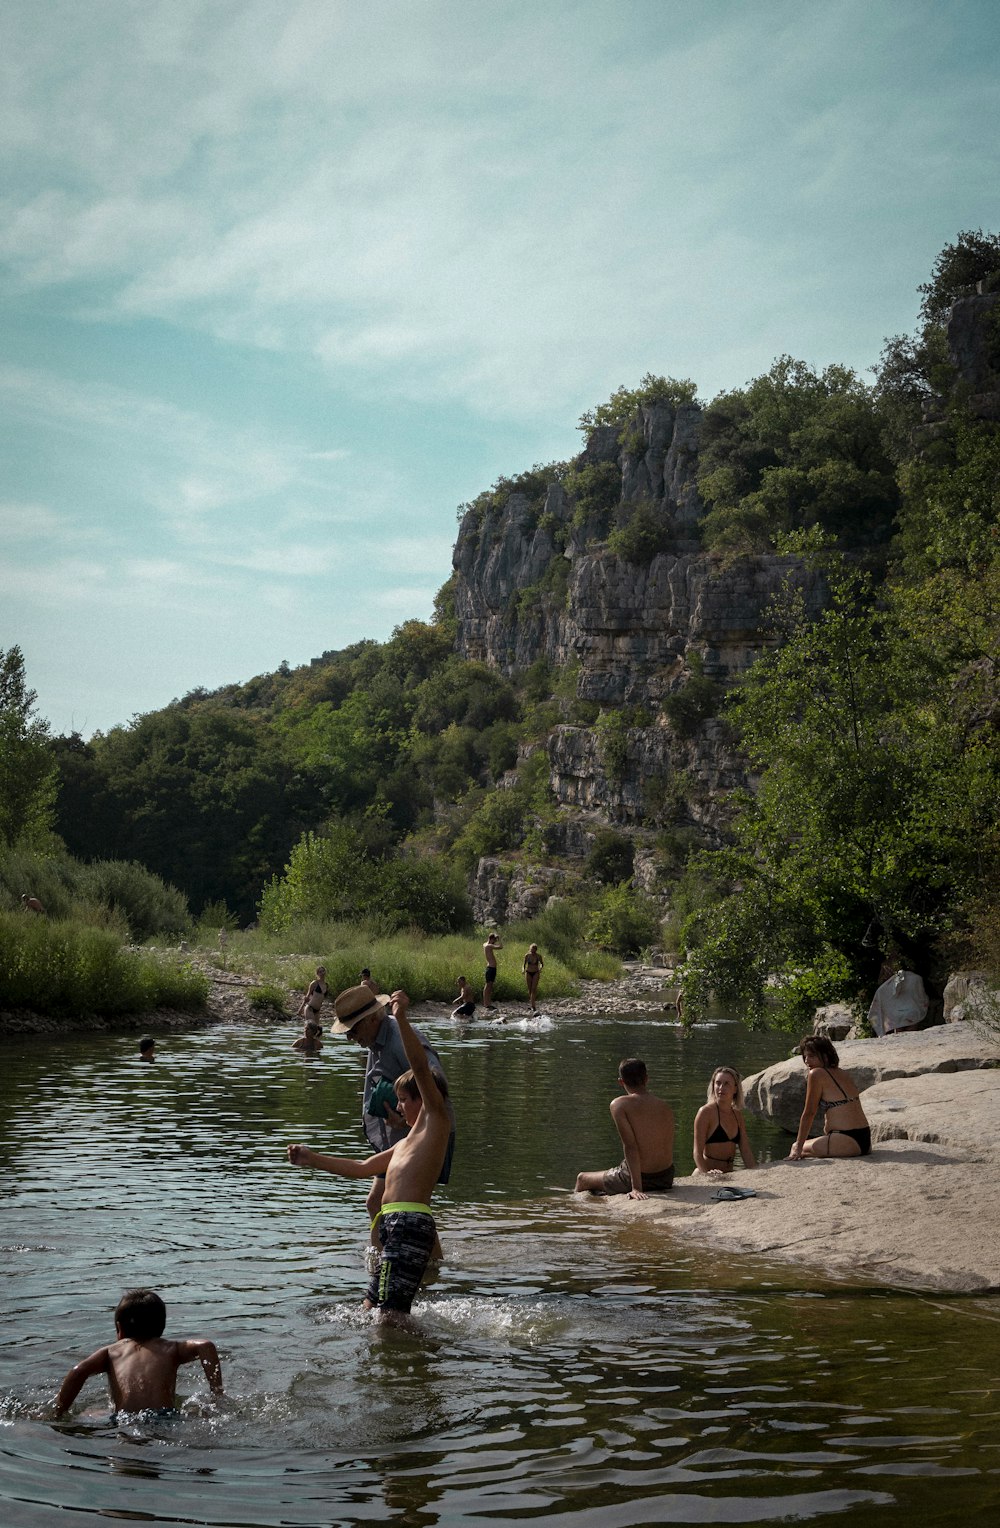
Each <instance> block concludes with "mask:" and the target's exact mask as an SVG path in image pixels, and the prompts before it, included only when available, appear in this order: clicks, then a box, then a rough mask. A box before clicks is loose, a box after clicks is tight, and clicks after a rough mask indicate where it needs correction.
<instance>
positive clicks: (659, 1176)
mask: <svg viewBox="0 0 1000 1528" xmlns="http://www.w3.org/2000/svg"><path fill="white" fill-rule="evenodd" d="M618 1081H619V1083H620V1084H621V1086H622V1087H623V1088H624V1090H625V1097H624V1098H613V1099H612V1100H611V1118H612V1119H613V1120H614V1122H615V1129H616V1130H617V1131H618V1134H619V1136H620V1137H621V1143H622V1146H623V1147H624V1149H625V1160H624V1162H622V1164H621V1166H620V1167H613V1168H611V1169H610V1170H609V1171H608V1172H597V1173H580V1174H578V1176H577V1180H576V1192H577V1193H578V1194H628V1196H629V1198H630V1199H645V1197H646V1195H647V1193H655V1192H659V1191H663V1190H665V1189H668V1188H672V1187H673V1182H674V1111H673V1109H671V1107H670V1105H669V1104H668V1103H664V1101H663V1099H662V1098H657V1096H656V1094H655V1093H650V1091H649V1075H648V1073H647V1071H646V1063H645V1062H644V1061H637V1060H635V1059H632V1060H630V1061H623V1062H622V1063H621V1065H620V1066H619V1068H618Z"/></svg>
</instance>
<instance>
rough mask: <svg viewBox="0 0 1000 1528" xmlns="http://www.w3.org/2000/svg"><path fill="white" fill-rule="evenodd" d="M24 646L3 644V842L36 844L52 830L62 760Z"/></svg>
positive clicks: (0, 734) (0, 676)
mask: <svg viewBox="0 0 1000 1528" xmlns="http://www.w3.org/2000/svg"><path fill="white" fill-rule="evenodd" d="M37 699H38V696H37V695H36V693H35V691H34V690H29V689H28V687H27V684H26V682H25V674H24V657H23V655H22V653H21V649H20V648H19V647H11V648H10V649H8V650H7V651H6V652H5V651H4V650H3V649H0V844H3V845H6V846H7V847H8V848H10V847H13V846H14V845H15V844H18V845H21V846H23V847H25V848H29V847H35V846H37V845H39V844H41V843H43V842H44V841H45V839H46V838H47V837H48V835H49V834H50V832H51V829H52V824H53V817H54V806H55V797H56V765H55V761H54V759H53V757H52V753H51V751H50V748H49V728H48V723H47V722H45V721H43V720H42V719H41V718H39V717H37V716H36V715H35V714H34V712H35V702H36V700H37Z"/></svg>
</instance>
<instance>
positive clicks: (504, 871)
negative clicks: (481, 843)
mask: <svg viewBox="0 0 1000 1528" xmlns="http://www.w3.org/2000/svg"><path fill="white" fill-rule="evenodd" d="M564 879H565V877H564V876H563V874H562V873H561V872H560V871H558V870H552V869H549V868H548V867H546V866H544V865H523V864H519V863H516V862H515V863H511V864H507V863H506V862H505V861H503V860H500V859H494V858H490V857H484V858H483V859H481V860H480V861H479V865H478V868H477V870H476V876H475V880H474V882H473V886H472V915H473V917H474V918H475V920H476V922H477V923H480V924H482V925H483V926H484V927H486V928H496V927H499V926H500V925H501V924H503V923H515V922H520V921H527V920H529V919H531V918H535V917H537V915H538V914H539V913H540V912H541V910H542V908H543V907H544V906H545V904H546V902H547V901H548V900H549V897H551V896H554V895H556V894H557V893H558V891H559V890H560V888H561V887H562V885H563V883H564Z"/></svg>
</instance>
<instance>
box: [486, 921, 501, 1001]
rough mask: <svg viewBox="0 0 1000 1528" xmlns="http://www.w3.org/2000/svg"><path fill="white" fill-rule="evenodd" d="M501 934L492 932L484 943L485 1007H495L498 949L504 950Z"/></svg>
mask: <svg viewBox="0 0 1000 1528" xmlns="http://www.w3.org/2000/svg"><path fill="white" fill-rule="evenodd" d="M502 949H503V945H502V944H501V943H500V935H499V934H497V933H492V934H490V936H489V938H488V939H487V941H486V943H485V944H484V945H483V958H484V959H485V961H486V970H485V971H484V972H483V1007H484V1008H492V1007H493V983H494V982H495V981H496V979H497V954H496V952H497V950H502Z"/></svg>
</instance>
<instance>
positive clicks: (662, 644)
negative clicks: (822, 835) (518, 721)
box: [454, 405, 823, 919]
mask: <svg viewBox="0 0 1000 1528" xmlns="http://www.w3.org/2000/svg"><path fill="white" fill-rule="evenodd" d="M699 413H700V411H699V410H698V408H697V407H695V406H689V407H684V408H680V409H678V410H676V411H674V410H672V409H670V408H669V407H667V406H665V405H656V406H653V407H650V408H646V409H643V410H642V411H641V412H640V414H639V415H638V416H637V418H636V420H635V421H634V423H633V424H632V425H631V426H630V427H629V428H627V429H624V430H622V429H611V428H608V427H605V428H602V429H598V430H596V431H594V433H593V434H592V436H591V438H590V441H589V444H588V446H587V449H586V451H584V452H583V453H582V455H581V456H580V457H579V458H578V459H577V461H576V462H575V463H574V464H573V465H572V468H571V471H570V473H569V474H568V475H567V478H566V479H565V481H564V483H552V484H550V485H549V488H548V491H547V494H546V496H545V499H544V503H541V504H539V503H536V504H534V505H533V504H532V503H530V502H529V500H528V499H527V498H526V497H525V495H524V494H521V493H514V494H512V495H511V496H510V497H509V498H508V499H507V500H506V502H502V503H497V504H495V505H493V506H492V507H491V508H489V509H488V510H487V512H486V513H485V514H483V515H481V516H480V514H478V513H477V512H476V511H475V510H470V511H469V513H468V514H467V515H466V516H465V519H464V520H463V522H462V525H461V528H460V531H459V536H458V541H457V544H456V547H455V554H454V569H455V574H456V586H455V604H456V613H457V617H458V650H459V652H460V653H461V654H462V655H463V656H464V657H466V658H470V659H478V660H480V661H482V662H484V663H487V664H489V665H490V666H492V667H496V668H498V669H500V670H501V671H503V672H504V673H508V674H510V673H512V672H514V671H516V670H523V669H526V668H528V667H529V666H530V665H531V664H532V663H534V662H535V661H536V660H537V659H539V658H544V659H546V660H547V661H548V662H549V663H550V664H551V665H552V667H553V669H554V670H557V671H560V670H565V669H566V667H567V665H573V666H574V668H575V670H576V676H577V677H576V695H577V697H578V700H579V701H580V702H583V703H590V704H591V706H592V707H593V711H594V714H595V717H596V715H597V713H598V712H601V713H603V714H604V716H605V717H607V716H608V715H613V714H614V713H615V712H617V713H619V721H620V723H621V725H620V726H619V727H618V729H617V731H616V735H615V740H614V741H615V748H614V752H613V757H612V756H611V754H612V750H611V749H610V747H609V742H608V736H607V733H606V732H602V728H601V726H600V724H598V725H597V726H594V725H590V724H588V725H576V726H573V725H565V726H560V727H558V728H556V729H555V731H554V732H553V734H552V736H551V737H550V739H549V743H548V755H549V765H550V783H551V786H552V790H553V792H554V794H555V797H556V799H557V801H558V802H559V803H560V805H561V807H563V808H564V809H565V811H566V814H567V817H568V819H569V820H570V821H575V822H576V831H575V833H574V832H572V831H569V842H568V843H567V852H568V853H569V854H570V855H571V856H572V855H573V854H574V851H575V853H577V854H582V853H583V852H585V850H586V847H587V845H588V843H589V841H590V840H591V838H592V833H593V831H594V830H595V829H596V828H598V827H600V826H601V825H602V824H615V825H616V826H618V827H620V828H623V829H625V830H627V831H636V830H638V831H639V832H640V833H641V831H642V830H643V829H655V828H656V827H657V826H659V825H662V824H663V823H664V822H666V821H671V820H672V821H675V822H676V821H678V820H681V821H687V822H688V823H689V824H690V825H691V826H692V827H695V828H697V829H699V830H700V831H701V832H702V833H703V834H704V836H705V837H706V838H708V839H712V838H715V837H716V836H717V834H718V831H719V829H720V827H721V824H722V821H723V817H724V804H723V803H724V797H725V795H726V794H727V793H728V792H729V791H731V790H733V789H734V788H735V787H737V786H739V785H742V784H745V783H746V777H745V774H744V771H743V768H742V765H741V763H740V761H739V758H738V756H737V755H736V752H735V750H734V747H733V742H732V738H731V736H730V734H729V731H728V729H727V727H726V726H725V724H724V722H722V721H721V720H720V719H719V718H718V717H717V716H705V717H704V718H701V719H698V720H696V722H695V723H694V724H693V725H686V726H684V727H683V728H679V727H678V726H677V725H676V724H675V723H674V722H672V721H671V720H670V717H669V715H668V709H669V699H670V697H671V696H676V695H678V694H679V693H680V692H682V691H683V690H684V688H685V686H686V685H687V684H688V682H689V681H691V679H692V677H693V676H694V675H698V676H699V678H701V679H702V681H704V680H706V679H707V680H708V681H715V683H716V685H717V688H718V692H719V695H720V696H721V694H722V692H723V691H724V690H725V688H726V687H728V686H729V685H730V684H731V683H732V682H733V681H734V680H735V679H736V678H738V677H739V676H740V675H741V674H742V673H744V672H745V670H746V669H747V668H748V667H749V666H750V664H751V663H752V662H753V660H754V658H755V656H756V655H757V653H759V651H760V650H761V646H762V643H763V642H764V641H765V640H766V637H765V635H764V633H765V630H766V621H765V612H766V610H767V607H768V605H769V604H770V602H771V600H772V599H773V598H774V596H775V595H776V594H777V592H778V590H779V589H780V587H781V585H782V583H783V582H784V581H785V580H786V579H787V578H789V577H790V578H793V579H797V580H798V581H799V582H800V583H801V584H802V586H803V587H804V588H805V591H806V596H807V599H808V600H809V602H810V603H812V604H814V605H816V606H817V607H818V605H819V604H820V603H821V602H822V599H823V589H822V588H821V587H820V585H819V583H818V582H817V581H816V579H815V578H814V577H813V575H810V574H808V573H806V572H805V570H804V569H803V568H802V566H801V564H799V563H798V562H797V561H796V560H795V559H792V558H781V557H752V558H741V559H736V560H733V561H731V562H728V563H726V562H723V561H721V560H720V559H719V558H717V557H712V556H709V555H707V554H705V553H702V552H701V551H700V550H699V549H698V539H697V529H698V520H699V519H700V516H701V514H702V505H701V501H700V499H699V497H698V491H697V486H696V481H695V473H696V469H697V441H698V424H699ZM608 465H613V467H614V470H615V472H616V473H617V480H616V487H617V496H616V498H615V500H614V502H610V503H605V504H603V505H597V506H594V505H593V504H592V503H589V502H588V501H587V497H586V494H585V493H584V494H583V495H581V496H580V497H577V496H574V494H573V492H572V491H571V487H570V485H572V484H573V482H574V480H575V479H576V480H577V481H580V480H581V479H580V473H581V470H582V469H587V468H594V467H598V468H604V469H605V481H607V478H608V476H609V474H608V473H607V470H606V469H607V467H608ZM583 480H584V481H585V474H584V479H583ZM581 498H582V502H581ZM639 506H642V507H643V509H644V511H645V513H646V514H647V515H648V516H649V517H650V518H651V520H652V522H653V523H654V524H658V525H659V527H660V529H661V531H662V536H663V539H664V541H665V542H666V543H667V545H668V546H669V548H670V549H669V550H666V551H664V552H661V553H660V554H659V555H657V556H655V557H653V558H652V560H651V561H649V562H648V563H647V564H645V565H643V564H639V563H636V562H632V561H629V560H627V559H626V558H625V557H624V556H621V555H616V554H615V553H614V552H613V551H611V550H609V548H608V545H607V537H608V536H609V534H610V533H611V532H613V531H614V530H615V528H616V527H621V526H623V525H625V524H627V522H628V519H629V517H630V515H632V514H634V513H635V512H636V509H637V507H639ZM665 704H666V706H667V709H665ZM581 825H583V831H581ZM588 828H589V830H590V831H589V832H588V831H587V829H588ZM570 844H572V847H571V846H570ZM498 878H499V879H498ZM502 879H503V870H502V866H499V865H498V864H497V863H496V862H491V864H490V866H489V872H488V876H486V875H485V873H484V876H481V878H480V884H479V886H478V887H477V889H476V903H477V911H478V912H479V914H480V916H483V917H484V918H487V919H488V918H490V917H492V918H497V919H500V918H502V917H503V916H504V915H505V913H506V911H507V910H506V908H505V907H504V903H503V894H502V891H501V889H500V882H502ZM514 900H515V901H517V902H520V900H521V894H520V891H519V890H515V893H514Z"/></svg>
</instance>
